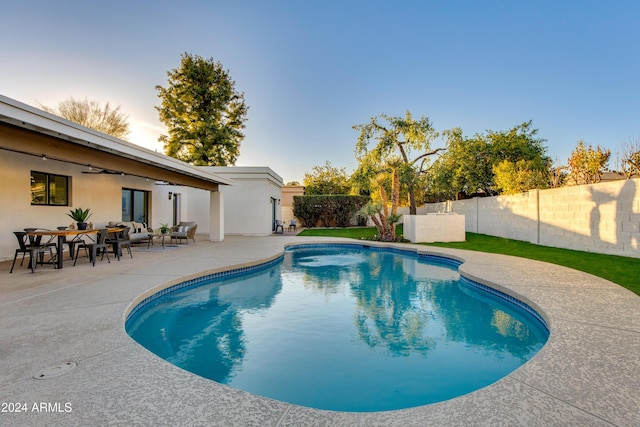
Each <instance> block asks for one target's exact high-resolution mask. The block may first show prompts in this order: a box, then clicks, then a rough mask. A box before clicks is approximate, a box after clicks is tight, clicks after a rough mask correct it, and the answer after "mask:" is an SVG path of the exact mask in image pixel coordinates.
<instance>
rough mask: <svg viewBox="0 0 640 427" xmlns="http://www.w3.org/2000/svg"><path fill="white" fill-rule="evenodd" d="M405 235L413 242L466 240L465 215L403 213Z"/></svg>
mask: <svg viewBox="0 0 640 427" xmlns="http://www.w3.org/2000/svg"><path fill="white" fill-rule="evenodd" d="M402 223H403V224H404V237H405V238H406V239H407V240H409V241H410V242H412V243H433V242H464V241H465V228H464V215H458V214H456V213H436V214H426V215H403V216H402Z"/></svg>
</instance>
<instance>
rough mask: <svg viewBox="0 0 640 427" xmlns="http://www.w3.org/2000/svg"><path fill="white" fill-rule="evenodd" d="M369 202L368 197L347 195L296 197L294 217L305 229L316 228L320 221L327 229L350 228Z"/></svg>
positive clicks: (294, 198)
mask: <svg viewBox="0 0 640 427" xmlns="http://www.w3.org/2000/svg"><path fill="white" fill-rule="evenodd" d="M368 200H369V199H368V197H363V196H346V195H323V196H294V197H293V215H294V216H296V217H297V218H298V219H300V222H301V223H302V225H303V226H304V227H305V228H312V227H315V226H316V225H317V224H318V222H319V221H321V222H322V225H323V226H325V227H331V226H332V225H336V226H338V227H348V226H349V225H350V223H351V219H352V218H353V217H354V216H355V214H356V212H358V210H360V208H362V206H364V205H365V204H366V203H367V202H368Z"/></svg>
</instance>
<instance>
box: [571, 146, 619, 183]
mask: <svg viewBox="0 0 640 427" xmlns="http://www.w3.org/2000/svg"><path fill="white" fill-rule="evenodd" d="M610 156H611V151H610V150H605V149H604V148H602V147H600V146H597V147H596V148H593V147H592V146H591V145H588V146H587V145H586V144H585V142H584V141H583V140H579V141H578V144H577V145H576V148H575V149H574V150H573V152H572V153H571V157H569V176H568V177H567V183H569V184H575V185H579V184H594V183H596V182H600V179H601V178H602V174H603V173H604V171H605V167H606V166H607V163H608V162H609V157H610Z"/></svg>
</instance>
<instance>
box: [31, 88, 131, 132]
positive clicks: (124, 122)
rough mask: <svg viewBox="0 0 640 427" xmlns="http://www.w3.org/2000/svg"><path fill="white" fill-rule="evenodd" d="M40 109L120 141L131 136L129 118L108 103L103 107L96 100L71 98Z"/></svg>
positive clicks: (42, 106) (118, 108)
mask: <svg viewBox="0 0 640 427" xmlns="http://www.w3.org/2000/svg"><path fill="white" fill-rule="evenodd" d="M40 108H42V109H43V110H44V111H47V112H49V113H51V114H55V115H56V116H60V117H62V118H64V119H67V120H69V121H71V122H74V123H78V124H80V125H82V126H86V127H88V128H91V129H94V130H97V131H99V132H102V133H106V134H107V135H111V136H113V137H116V138H119V139H126V138H127V136H128V135H129V121H128V119H129V117H128V116H127V115H126V114H124V113H123V112H121V111H120V106H117V107H116V108H111V105H109V103H108V102H107V103H106V104H104V106H103V105H100V102H98V101H95V100H88V99H87V98H85V99H75V98H73V97H69V98H67V99H65V100H64V101H61V102H59V103H58V105H56V106H55V107H47V106H45V105H40Z"/></svg>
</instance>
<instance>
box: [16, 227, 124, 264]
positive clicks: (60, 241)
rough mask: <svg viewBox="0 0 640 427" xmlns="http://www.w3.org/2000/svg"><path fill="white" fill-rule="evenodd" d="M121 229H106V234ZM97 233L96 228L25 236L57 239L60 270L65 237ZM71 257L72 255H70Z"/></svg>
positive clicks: (33, 233)
mask: <svg viewBox="0 0 640 427" xmlns="http://www.w3.org/2000/svg"><path fill="white" fill-rule="evenodd" d="M122 230H123V228H119V227H118V228H108V229H107V232H108V233H118V232H120V231H122ZM98 231H100V230H99V229H97V228H92V229H88V230H76V229H73V230H40V229H38V230H35V231H28V232H27V236H52V237H58V241H57V243H56V252H57V259H56V266H57V267H58V268H62V266H63V262H62V251H63V249H64V243H65V237H68V236H79V235H81V234H97V233H98ZM72 256H73V254H72Z"/></svg>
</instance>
